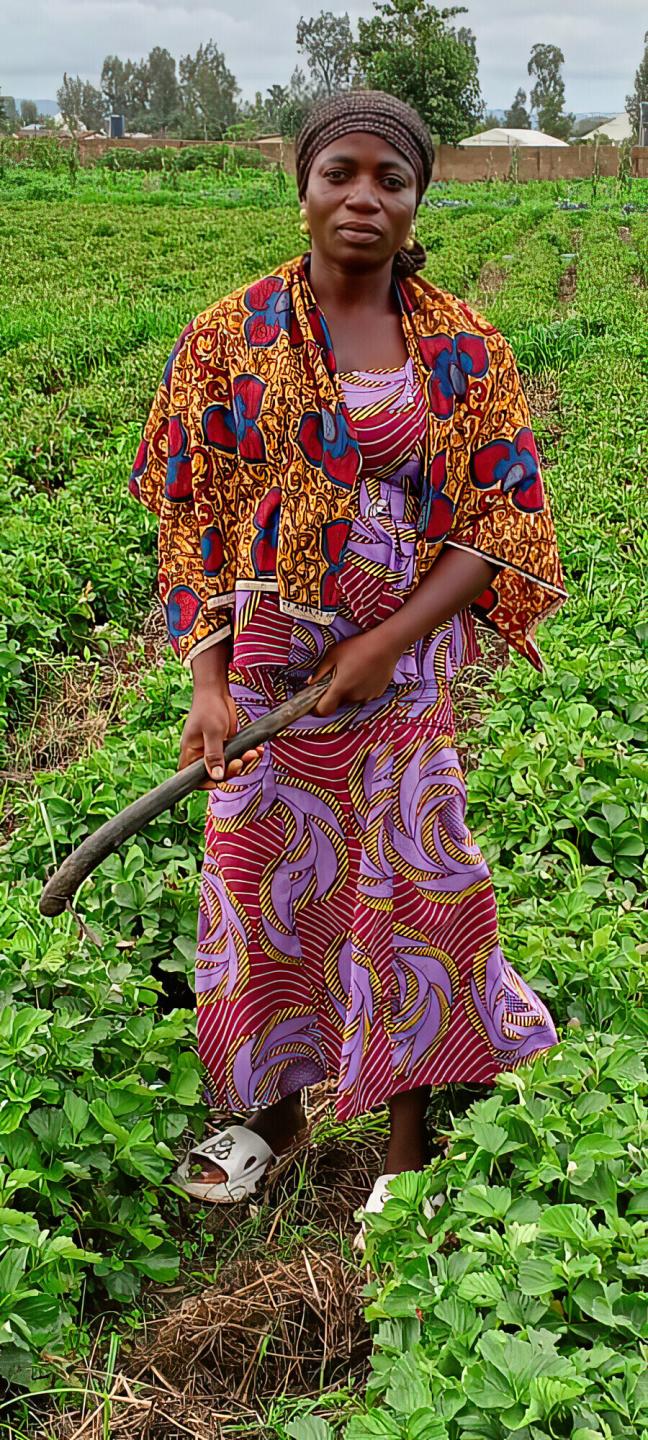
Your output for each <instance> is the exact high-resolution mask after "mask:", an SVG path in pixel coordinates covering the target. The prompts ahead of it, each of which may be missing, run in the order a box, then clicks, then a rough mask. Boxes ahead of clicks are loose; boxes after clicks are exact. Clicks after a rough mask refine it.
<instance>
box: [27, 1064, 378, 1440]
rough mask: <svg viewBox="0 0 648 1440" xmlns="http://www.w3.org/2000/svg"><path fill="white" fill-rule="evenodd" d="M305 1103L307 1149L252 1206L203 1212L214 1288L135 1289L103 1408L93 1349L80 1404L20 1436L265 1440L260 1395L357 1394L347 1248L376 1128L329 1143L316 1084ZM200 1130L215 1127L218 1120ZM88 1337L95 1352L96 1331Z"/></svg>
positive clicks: (374, 1161) (357, 1343) (371, 1162)
mask: <svg viewBox="0 0 648 1440" xmlns="http://www.w3.org/2000/svg"><path fill="white" fill-rule="evenodd" d="M311 1098H312V1105H311V1109H310V1116H309V1137H310V1145H309V1138H308V1137H306V1138H305V1139H304V1140H303V1142H302V1143H301V1144H300V1145H299V1146H298V1147H296V1149H295V1150H294V1151H293V1152H292V1153H291V1155H290V1156H289V1157H288V1158H287V1159H285V1160H282V1161H281V1162H280V1163H279V1164H278V1165H277V1166H275V1168H274V1171H273V1172H272V1174H271V1175H270V1176H269V1179H268V1183H267V1186H266V1190H265V1194H264V1195H262V1196H260V1197H259V1200H258V1202H257V1203H255V1204H251V1205H248V1206H234V1207H231V1208H230V1207H225V1206H213V1207H211V1209H210V1211H209V1216H208V1221H207V1228H208V1230H209V1231H210V1233H211V1242H212V1246H213V1250H214V1251H215V1253H216V1256H221V1255H222V1254H225V1255H229V1256H230V1257H231V1258H229V1259H228V1260H226V1261H225V1263H224V1264H223V1265H222V1267H221V1269H220V1270H219V1271H218V1274H217V1279H216V1281H215V1283H213V1284H210V1285H208V1286H207V1287H203V1288H202V1289H200V1290H198V1291H197V1293H193V1292H194V1290H195V1287H196V1281H195V1279H193V1280H192V1278H191V1277H190V1276H187V1277H186V1279H185V1287H186V1290H185V1293H182V1289H180V1287H176V1288H175V1289H173V1290H166V1291H165V1290H164V1289H159V1290H157V1291H154V1290H153V1287H149V1293H148V1295H147V1297H146V1299H147V1303H148V1310H149V1317H150V1318H148V1319H147V1321H146V1325H145V1329H144V1332H143V1333H144V1338H143V1339H142V1340H140V1341H139V1342H138V1343H137V1344H136V1345H135V1346H134V1348H129V1347H128V1344H127V1343H124V1344H123V1345H122V1349H121V1351H120V1353H119V1357H118V1366H117V1369H116V1372H115V1375H114V1378H113V1379H112V1381H111V1382H110V1383H109V1384H108V1385H107V1386H106V1388H107V1391H108V1396H109V1398H108V1400H105V1399H104V1397H103V1395H102V1388H103V1386H104V1385H105V1384H106V1381H105V1374H104V1373H102V1371H101V1368H100V1366H99V1365H98V1364H97V1359H98V1354H97V1353H95V1354H94V1355H93V1356H91V1357H90V1359H89V1361H88V1364H87V1375H86V1377H85V1395H84V1399H83V1403H82V1404H81V1405H80V1406H79V1407H78V1408H77V1409H76V1410H67V1412H66V1413H65V1414H64V1415H61V1416H60V1417H58V1418H56V1419H53V1417H52V1416H51V1414H50V1415H49V1416H48V1417H47V1420H46V1421H43V1423H42V1426H41V1427H38V1426H35V1427H34V1428H32V1429H31V1430H30V1436H31V1437H32V1440H104V1435H105V1434H108V1435H110V1437H113V1436H114V1437H115V1440H176V1437H177V1440H180V1437H181V1436H185V1435H187V1434H189V1435H192V1436H193V1437H194V1440H224V1437H226V1436H230V1435H232V1436H233V1435H234V1434H237V1435H238V1434H239V1433H245V1435H246V1436H248V1437H250V1440H262V1437H263V1440H265V1437H267V1435H268V1429H267V1427H266V1426H265V1424H264V1414H265V1412H266V1411H267V1407H268V1406H269V1405H271V1404H272V1402H273V1401H274V1400H277V1399H279V1398H282V1397H291V1396H299V1397H300V1398H301V1399H303V1398H308V1397H310V1396H312V1397H313V1399H315V1398H317V1397H319V1396H321V1395H322V1393H323V1392H325V1391H326V1390H327V1389H328V1388H329V1387H330V1388H337V1387H339V1386H345V1385H349V1386H356V1385H357V1386H358V1387H361V1385H362V1383H363V1381H364V1379H365V1376H366V1372H367V1366H368V1357H369V1351H370V1335H369V1331H368V1328H367V1326H366V1325H365V1322H364V1319H363V1307H362V1289H363V1286H364V1281H365V1276H364V1274H363V1272H362V1270H361V1269H360V1268H359V1266H358V1264H357V1262H356V1261H355V1260H354V1259H352V1258H351V1256H352V1251H351V1241H352V1238H353V1236H354V1234H355V1232H356V1230H357V1221H356V1220H355V1218H354V1216H355V1212H356V1210H357V1209H358V1206H359V1205H360V1204H361V1202H362V1198H363V1196H365V1195H367V1194H368V1193H369V1190H370V1189H371V1186H372V1184H373V1181H374V1179H375V1178H376V1175H378V1174H379V1173H380V1170H381V1169H382V1162H383V1143H384V1141H383V1134H382V1130H384V1121H382V1122H381V1121H380V1119H376V1117H371V1119H370V1120H366V1119H365V1120H362V1121H359V1122H356V1123H355V1126H352V1127H351V1128H350V1130H349V1132H348V1134H347V1135H343V1134H342V1131H341V1129H340V1127H338V1126H337V1125H336V1124H335V1122H334V1121H333V1119H332V1112H331V1088H330V1086H319V1087H318V1088H317V1090H314V1091H313V1092H312V1096H311ZM213 1123H214V1126H215V1127H217V1126H218V1124H219V1123H221V1121H220V1119H219V1117H218V1116H215V1117H214V1122H213ZM381 1124H382V1130H381ZM354 1136H355V1138H354ZM268 1202H269V1203H268ZM195 1213H196V1211H195V1209H194V1211H193V1214H194V1215H195ZM191 1214H192V1212H191V1211H187V1212H186V1215H187V1219H188V1220H189V1222H190V1218H191ZM255 1221H256V1231H255V1233H254V1234H253V1235H252V1236H250V1237H248V1236H247V1235H246V1237H245V1242H244V1243H241V1232H242V1229H243V1227H245V1226H248V1227H253V1226H254V1223H255ZM239 1250H240V1254H238V1253H237V1251H239ZM194 1263H195V1262H194ZM210 1265H211V1268H212V1270H213V1269H214V1268H215V1267H214V1260H213V1255H212V1249H211V1247H210ZM183 1288H184V1287H183ZM178 1289H180V1298H178ZM98 1332H99V1334H98V1345H97V1347H96V1350H97V1351H98V1350H99V1349H100V1348H101V1349H102V1350H103V1344H102V1343H101V1340H100V1335H101V1323H99V1325H98ZM106 1414H108V1415H109V1422H108V1428H107V1430H105V1429H104V1425H105V1416H106ZM239 1427H242V1431H241V1429H239Z"/></svg>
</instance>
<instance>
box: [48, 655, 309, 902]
mask: <svg viewBox="0 0 648 1440" xmlns="http://www.w3.org/2000/svg"><path fill="white" fill-rule="evenodd" d="M330 680H331V674H328V675H323V676H322V678H321V680H316V681H315V682H314V683H313V684H312V685H307V686H305V687H304V689H303V690H298V691H297V694H296V695H293V696H292V697H291V699H290V700H285V701H284V703H283V704H282V705H277V706H276V707H275V709H274V710H270V711H269V712H268V714H267V715H262V716H261V719H260V720H255V721H253V723H252V724H251V725H245V726H244V727H243V729H242V730H239V731H238V734H236V735H234V736H232V739H231V740H228V742H227V744H226V746H225V752H224V753H225V766H226V767H227V765H228V764H229V762H230V760H238V759H240V757H241V755H244V754H245V751H246V750H253V749H254V747H255V746H256V745H262V744H263V743H264V742H265V741H266V740H271V739H272V737H273V735H279V734H280V733H281V731H282V730H286V729H287V727H288V726H289V725H292V723H293V721H294V720H300V719H301V717H302V715H308V713H309V711H310V710H312V709H314V707H315V705H316V704H317V701H318V700H319V699H320V696H322V695H323V694H324V691H325V690H326V688H327V686H328V684H329V683H330ZM208 779H209V775H208V773H207V769H206V766H205V762H204V760H195V761H194V763H193V765H187V767H186V769H185V770H179V771H178V772H177V774H176V775H172V776H171V778H170V779H169V780H163V781H162V784H161V785H156V787H155V789H154V790H149V791H148V792H147V794H146V795H142V796H140V799H139V800H134V801H133V803H132V805H127V806H126V809H125V810H120V811H119V813H118V814H117V815H113V816H112V819H110V820H106V822H105V824H104V825H100V826H99V829H98V830H95V831H94V832H93V834H92V835H88V836H87V838H86V839H85V840H84V841H83V842H82V843H81V845H79V846H78V847H77V849H76V850H73V851H72V853H71V854H70V855H68V856H67V859H65V860H64V861H63V864H62V865H60V866H59V869H58V870H57V871H56V873H55V874H54V875H52V876H51V878H50V879H49V880H48V881H47V884H46V885H45V887H44V889H43V890H42V892H41V897H40V900H39V902H38V908H39V910H40V913H41V915H50V916H51V915H61V914H62V912H63V911H64V910H65V909H66V908H67V906H68V904H69V903H70V902H71V900H72V898H73V896H74V895H75V894H76V892H77V890H78V888H79V885H80V884H81V883H82V881H83V880H85V879H87V877H88V875H90V874H91V873H92V871H93V870H96V868H97V865H100V864H101V862H102V860H105V859H106V856H107V855H112V853H113V851H114V850H119V848H120V846H121V845H123V844H124V841H125V840H130V838H131V835H136V834H137V832H138V830H143V829H144V826H145V825H148V823H149V821H150V820H155V819H156V817H157V816H158V815H163V814H164V811H165V810H170V809H171V806H172V805H176V804H177V802H178V800H184V798H185V795H190V794H191V791H192V790H197V789H198V787H199V786H200V785H202V784H203V783H204V781H205V780H208Z"/></svg>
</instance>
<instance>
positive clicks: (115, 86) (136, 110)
mask: <svg viewBox="0 0 648 1440" xmlns="http://www.w3.org/2000/svg"><path fill="white" fill-rule="evenodd" d="M152 53H153V52H152ZM164 53H166V52H164ZM150 88H151V77H150V73H149V66H148V61H146V60H138V61H135V60H120V58H119V56H118V55H107V56H106V58H105V60H104V62H103V65H102V67H101V89H102V92H103V97H104V101H105V107H104V108H105V111H106V113H108V114H111V115H125V116H126V120H127V122H128V124H129V125H134V126H135V127H136V128H144V125H145V123H146V119H147V116H148V107H149V95H150Z"/></svg>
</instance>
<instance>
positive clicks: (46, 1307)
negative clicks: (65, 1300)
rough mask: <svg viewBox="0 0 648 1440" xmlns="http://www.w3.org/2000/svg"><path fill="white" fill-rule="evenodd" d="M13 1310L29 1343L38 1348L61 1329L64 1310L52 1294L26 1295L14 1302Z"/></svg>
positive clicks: (54, 1336)
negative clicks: (23, 1328)
mask: <svg viewBox="0 0 648 1440" xmlns="http://www.w3.org/2000/svg"><path fill="white" fill-rule="evenodd" d="M13 1311H14V1314H15V1315H18V1316H19V1317H20V1319H21V1320H22V1322H23V1325H24V1326H25V1331H26V1333H27V1335H28V1336H29V1339H30V1341H31V1343H32V1344H33V1345H34V1346H36V1347H37V1348H40V1347H42V1346H44V1345H48V1344H51V1343H52V1341H53V1340H55V1339H56V1338H57V1337H58V1335H59V1333H60V1329H61V1321H62V1319H63V1318H64V1316H65V1310H64V1308H63V1306H62V1304H61V1302H60V1300H57V1299H56V1298H55V1296H53V1295H26V1296H25V1297H24V1298H23V1299H21V1300H17V1301H15V1303H14V1306H13Z"/></svg>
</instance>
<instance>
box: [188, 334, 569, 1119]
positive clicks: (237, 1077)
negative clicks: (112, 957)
mask: <svg viewBox="0 0 648 1440" xmlns="http://www.w3.org/2000/svg"><path fill="white" fill-rule="evenodd" d="M338 381H339V383H340V386H341V389H342V392H343V395H344V399H345V402H346V406H347V408H348V410H349V412H350V415H351V418H352V420H353V424H354V427H355V431H356V434H357V437H358V442H359V445H360V449H361V453H362V471H361V479H360V491H359V510H358V516H357V519H356V521H355V524H354V526H353V530H352V532H351V537H350V539H349V542H348V545H347V548H346V551H345V553H344V559H343V563H342V566H341V569H340V573H339V577H338V578H339V582H340V590H341V595H342V600H341V604H340V606H339V610H338V613H337V615H336V618H335V620H334V622H333V624H331V625H330V626H319V625H317V624H314V623H311V622H307V621H304V620H296V619H294V618H293V617H291V616H289V615H285V614H282V613H281V612H280V609H279V601H278V596H277V592H276V589H271V588H267V589H264V588H262V587H259V588H256V589H247V590H246V589H242V590H238V591H237V594H236V613H235V621H234V646H233V657H232V664H231V667H230V688H231V691H232V695H233V696H234V699H235V701H236V706H237V710H238V715H239V723H241V724H244V723H245V722H247V721H251V720H255V719H257V718H258V717H259V716H260V715H262V714H264V712H266V711H267V710H268V709H269V708H270V707H272V706H273V705H276V704H278V703H279V702H280V701H281V700H284V699H287V698H288V697H289V696H290V695H292V694H293V693H294V692H295V691H296V690H299V689H301V688H302V686H303V685H304V684H305V682H306V680H307V678H308V676H309V675H311V674H312V673H313V669H314V668H315V666H316V664H317V663H318V661H319V660H320V658H321V657H322V655H323V654H324V652H325V650H326V649H327V648H328V647H330V646H331V645H333V644H336V643H337V642H339V641H340V640H343V639H345V638H346V637H348V636H352V635H356V634H358V633H359V632H361V631H363V630H366V629H367V628H369V627H370V626H373V625H375V624H376V623H378V622H380V621H381V620H384V619H386V618H387V617H388V615H390V614H391V613H392V612H393V611H394V610H395V609H396V608H397V607H398V606H399V604H400V603H401V601H402V598H403V594H406V593H407V592H408V590H409V588H410V587H411V584H412V579H413V574H414V569H413V567H414V556H415V545H416V523H417V515H418V510H419V485H420V476H421V469H422V455H423V444H424V433H425V400H424V396H423V394H422V392H421V390H420V387H419V384H418V381H417V378H416V375H415V372H414V368H413V365H412V361H411V360H408V362H407V364H406V365H405V366H403V367H402V368H401V369H397V370H387V371H379V370H369V371H363V372H350V373H346V374H344V373H342V374H339V375H338ZM477 653H478V651H477V646H476V641H475V635H474V629H473V620H472V617H471V615H470V614H469V612H467V611H464V612H462V613H461V614H459V615H457V616H455V617H454V618H453V619H452V620H450V621H447V622H445V623H444V624H442V625H440V626H438V627H437V628H436V629H435V630H433V631H432V632H431V633H430V634H428V635H426V636H424V637H423V638H422V639H420V640H418V641H417V642H416V643H415V644H413V645H412V646H410V648H409V649H408V650H407V651H406V652H405V653H404V654H403V655H402V656H401V658H400V660H399V662H398V664H397V666H396V669H395V671H394V676H393V681H392V683H391V684H390V685H389V687H388V689H387V690H386V692H385V694H384V695H382V696H381V697H380V698H379V699H377V700H371V701H369V702H367V703H364V704H361V705H355V706H350V707H349V706H347V707H345V708H344V709H343V710H340V711H338V712H337V713H336V714H334V715H332V716H327V717H324V718H320V717H318V716H308V717H306V718H305V719H303V720H301V721H299V722H298V723H297V724H296V725H293V726H292V727H291V728H290V730H289V731H287V732H286V733H284V734H283V735H281V736H279V737H278V738H277V739H275V740H273V741H272V742H271V743H270V744H268V745H266V747H265V750H264V753H263V756H262V758H261V759H260V760H259V762H258V764H256V765H255V766H254V767H253V768H252V769H251V770H250V771H249V772H248V773H246V774H243V775H240V776H238V777H236V778H235V779H231V780H227V781H225V782H223V783H222V784H221V785H220V786H219V787H218V789H217V790H213V791H212V792H211V793H210V797H209V808H208V815H207V827H206V854H205V861H204V867H203V873H202V887H201V897H200V915H199V933H198V951H197V959H196V982H197V995H198V1039H199V1050H200V1055H201V1057H202V1059H203V1061H204V1063H205V1065H206V1067H207V1069H208V1071H209V1074H210V1080H211V1090H212V1093H213V1096H214V1099H215V1101H216V1103H217V1104H219V1105H223V1106H225V1107H227V1108H229V1109H232V1110H242V1109H243V1110H245V1109H249V1108H251V1107H255V1106H258V1105H266V1104H271V1103H272V1102H273V1101H276V1100H278V1099H280V1098H281V1097H283V1096H285V1095H288V1094H290V1093H291V1092H292V1091H294V1090H296V1089H298V1088H300V1087H301V1086H307V1085H314V1084H316V1083H317V1082H318V1081H321V1080H324V1079H326V1078H327V1077H328V1078H331V1077H333V1078H334V1080H335V1084H336V1111H337V1115H338V1117H339V1118H340V1119H344V1118H346V1117H349V1116H352V1115H356V1114H358V1113H359V1112H361V1111H365V1110H368V1109H370V1108H371V1107H372V1106H375V1105H378V1104H380V1103H382V1102H384V1101H386V1100H387V1099H389V1097H390V1096H392V1095H395V1094H397V1093H398V1092H400V1091H406V1090H411V1089H413V1088H415V1087H417V1086H420V1085H435V1086H436V1085H443V1084H447V1083H449V1082H466V1083H477V1082H489V1081H492V1080H493V1078H494V1076H495V1075H496V1074H497V1072H498V1071H499V1070H502V1069H504V1068H509V1067H512V1066H515V1065H517V1064H519V1063H520V1062H521V1061H523V1060H526V1059H528V1058H529V1057H530V1056H531V1055H532V1054H533V1053H534V1052H535V1051H537V1050H541V1049H543V1048H546V1047H547V1046H550V1045H552V1044H553V1043H554V1042H555V1039H556V1035H555V1031H554V1027H553V1024H552V1021H551V1018H550V1016H549V1014H548V1012H547V1010H546V1009H545V1007H544V1005H543V1004H542V1003H541V1001H540V1000H539V999H538V997H537V996H536V995H535V994H534V992H533V991H532V990H531V989H530V988H529V987H528V985H526V984H525V982H524V981H523V980H522V979H521V977H520V976H519V975H518V974H517V973H516V971H515V970H513V969H512V968H511V966H510V965H509V964H508V963H507V961H506V960H505V958H504V956H503V954H502V951H501V949H500V944H499V938H498V930H497V913H496V906H495V898H494V895H493V887H492V882H491V877H490V873H489V870H488V867H487V865H486V863H485V861H484V859H483V856H482V855H481V853H480V851H479V849H478V847H477V846H476V845H475V843H474V841H473V839H472V837H471V835H470V832H469V830H468V829H467V827H466V822H465V808H466V790H465V782H464V777H463V774H462V770H461V766H460V763H459V759H458V757H457V752H456V749H455V746H454V716H453V708H452V699H451V693H450V682H451V681H452V678H453V676H454V675H455V674H456V673H457V671H458V670H459V668H460V667H461V666H462V665H463V664H465V663H466V662H468V661H470V660H471V659H474V658H475V656H476V654H477Z"/></svg>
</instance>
